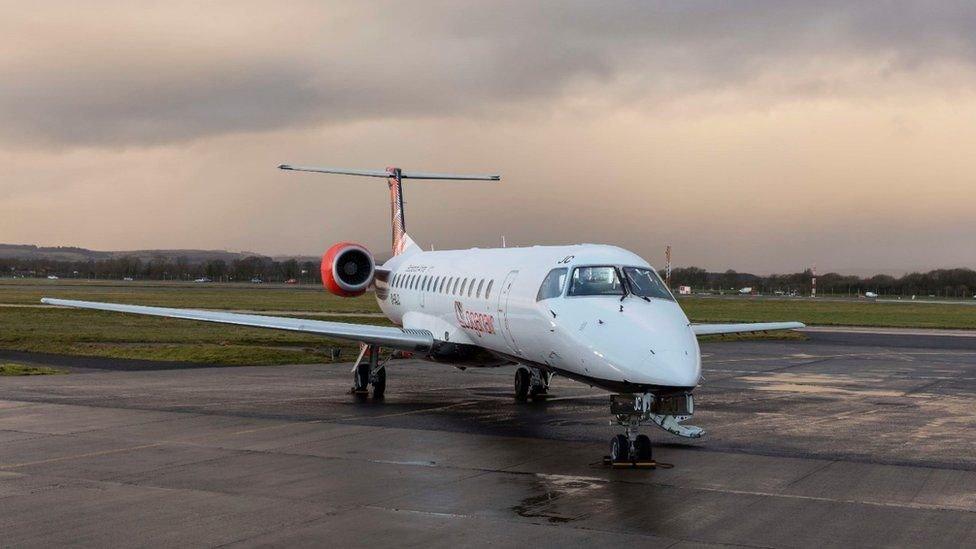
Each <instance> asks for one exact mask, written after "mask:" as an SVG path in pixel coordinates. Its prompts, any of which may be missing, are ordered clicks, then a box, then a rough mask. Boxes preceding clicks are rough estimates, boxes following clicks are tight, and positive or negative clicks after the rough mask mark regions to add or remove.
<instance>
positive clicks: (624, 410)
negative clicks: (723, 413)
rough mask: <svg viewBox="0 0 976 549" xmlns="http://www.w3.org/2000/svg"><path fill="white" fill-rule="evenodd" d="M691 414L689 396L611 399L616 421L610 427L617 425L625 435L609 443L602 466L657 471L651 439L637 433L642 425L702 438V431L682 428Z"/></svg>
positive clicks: (688, 427)
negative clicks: (643, 468)
mask: <svg viewBox="0 0 976 549" xmlns="http://www.w3.org/2000/svg"><path fill="white" fill-rule="evenodd" d="M692 412H694V399H693V398H692V396H691V394H690V393H679V394H672V395H654V394H651V393H644V394H636V395H610V413H612V414H613V415H614V418H615V419H614V421H611V422H610V424H611V425H614V424H616V425H620V426H622V427H624V428H625V429H626V432H625V433H624V434H619V435H617V436H615V437H613V438H612V439H610V455H609V456H608V457H606V458H604V462H605V463H607V464H609V465H612V466H614V467H648V468H654V467H657V466H658V463H657V462H656V461H654V455H653V452H652V450H651V439H650V438H648V436H647V435H642V434H639V433H638V431H639V430H640V426H641V424H647V423H653V424H655V425H657V426H658V427H661V428H662V429H664V430H665V431H668V432H669V433H672V434H675V435H678V436H681V437H686V438H698V437H700V436H702V435H703V434H705V431H704V430H703V429H701V428H700V427H693V426H691V425H682V424H681V422H682V421H684V420H686V419H688V418H689V417H691V414H692Z"/></svg>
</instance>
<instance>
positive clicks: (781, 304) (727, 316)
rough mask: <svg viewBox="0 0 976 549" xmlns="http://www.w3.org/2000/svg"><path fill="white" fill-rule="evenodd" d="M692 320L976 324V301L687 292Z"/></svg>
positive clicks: (687, 309) (914, 325)
mask: <svg viewBox="0 0 976 549" xmlns="http://www.w3.org/2000/svg"><path fill="white" fill-rule="evenodd" d="M679 303H681V307H682V308H683V309H684V310H685V313H686V314H687V315H688V318H690V319H691V320H692V322H776V321H786V320H798V321H800V322H804V323H806V324H809V325H812V326H815V325H820V326H875V327H886V328H957V329H976V306H973V305H966V304H958V305H953V304H935V303H878V302H873V301H815V300H811V299H794V300H790V299H745V298H739V299H736V298H733V299H721V298H694V297H691V298H682V299H681V300H680V301H679Z"/></svg>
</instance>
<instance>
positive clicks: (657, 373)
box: [574, 303, 701, 387]
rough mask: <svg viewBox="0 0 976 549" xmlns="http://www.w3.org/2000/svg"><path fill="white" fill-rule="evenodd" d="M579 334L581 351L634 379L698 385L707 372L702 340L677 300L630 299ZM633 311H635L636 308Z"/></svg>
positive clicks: (616, 374)
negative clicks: (703, 371)
mask: <svg viewBox="0 0 976 549" xmlns="http://www.w3.org/2000/svg"><path fill="white" fill-rule="evenodd" d="M627 305H628V307H627V309H625V311H626V312H625V314H624V315H620V312H619V311H617V312H616V314H615V315H612V316H611V315H606V317H605V318H606V320H602V319H601V320H602V322H600V321H598V322H596V323H592V322H591V323H588V324H586V326H585V327H584V328H582V329H581V330H579V331H577V333H576V334H574V336H575V338H576V339H577V342H578V344H579V346H580V353H581V354H582V355H584V356H589V357H591V358H590V360H594V359H595V361H596V362H598V363H602V364H603V366H604V368H605V372H606V374H607V375H608V377H613V378H615V379H618V380H620V381H625V382H628V383H637V384H642V385H657V386H667V387H694V386H696V385H698V381H699V378H700V375H701V356H700V352H699V349H698V340H697V339H696V337H695V334H694V333H693V332H692V331H691V328H689V326H688V320H687V317H685V316H684V314H683V313H682V312H681V311H680V309H678V308H677V304H673V306H671V305H672V304H667V303H654V304H647V305H644V306H643V307H642V308H638V306H641V305H642V304H638V303H629V304H627ZM631 311H633V313H631Z"/></svg>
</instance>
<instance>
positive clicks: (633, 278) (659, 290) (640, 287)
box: [624, 267, 674, 301]
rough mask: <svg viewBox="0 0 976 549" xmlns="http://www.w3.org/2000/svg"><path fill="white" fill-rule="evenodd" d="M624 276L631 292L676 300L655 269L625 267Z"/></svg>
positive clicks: (642, 295) (637, 294)
mask: <svg viewBox="0 0 976 549" xmlns="http://www.w3.org/2000/svg"><path fill="white" fill-rule="evenodd" d="M624 276H626V277H627V283H628V285H629V287H630V291H631V293H633V294H634V295H636V296H638V297H652V298H657V299H667V300H669V301H674V296H672V295H671V292H669V291H668V287H667V285H666V284H664V281H662V280H661V277H660V276H658V274H657V273H656V272H654V270H653V269H645V268H643V267H624Z"/></svg>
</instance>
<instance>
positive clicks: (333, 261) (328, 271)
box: [322, 242, 376, 297]
mask: <svg viewBox="0 0 976 549" xmlns="http://www.w3.org/2000/svg"><path fill="white" fill-rule="evenodd" d="M375 272H376V263H375V262H374V261H373V254H371V253H369V250H367V249H366V248H365V247H363V246H360V245H359V244H355V243H353V242H339V243H338V244H335V245H333V246H332V247H331V248H329V250H328V251H327V252H325V255H323V256H322V285H323V286H325V289H326V290H329V292H331V293H332V294H334V295H337V296H341V297H356V296H358V295H363V293H365V292H366V290H367V289H368V288H369V285H370V284H372V283H373V274H374V273H375Z"/></svg>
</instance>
